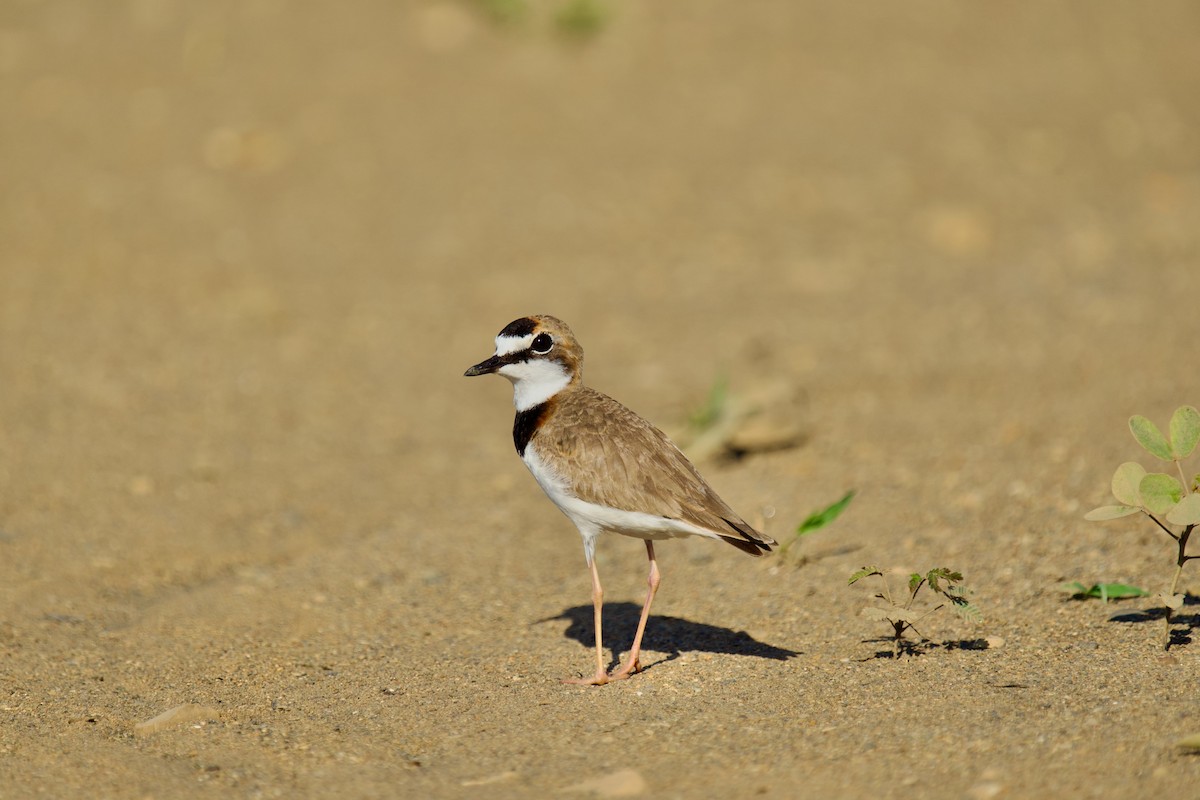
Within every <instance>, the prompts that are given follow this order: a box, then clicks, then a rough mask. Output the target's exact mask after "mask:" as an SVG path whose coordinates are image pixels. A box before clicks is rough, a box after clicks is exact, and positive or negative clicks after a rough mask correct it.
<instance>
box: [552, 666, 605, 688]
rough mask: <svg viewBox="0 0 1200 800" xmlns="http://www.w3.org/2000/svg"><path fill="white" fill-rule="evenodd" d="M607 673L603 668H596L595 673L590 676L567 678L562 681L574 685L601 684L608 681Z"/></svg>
mask: <svg viewBox="0 0 1200 800" xmlns="http://www.w3.org/2000/svg"><path fill="white" fill-rule="evenodd" d="M608 681H609V677H608V673H607V672H605V671H604V670H596V674H595V675H593V676H592V677H590V678H567V679H566V680H564V681H563V683H570V684H573V685H575V686H603V685H604V684H606V683H608Z"/></svg>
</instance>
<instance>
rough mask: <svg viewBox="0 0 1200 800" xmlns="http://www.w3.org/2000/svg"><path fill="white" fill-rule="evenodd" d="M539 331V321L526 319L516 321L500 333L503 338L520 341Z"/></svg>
mask: <svg viewBox="0 0 1200 800" xmlns="http://www.w3.org/2000/svg"><path fill="white" fill-rule="evenodd" d="M536 329H537V320H535V319H531V318H530V317H525V318H523V319H516V320H513V321H512V322H510V323H508V324H507V325H505V326H504V330H502V331H500V335H501V336H512V337H514V338H517V339H520V338H522V337H524V336H528V335H529V334H531V333H533V332H534V331H535V330H536Z"/></svg>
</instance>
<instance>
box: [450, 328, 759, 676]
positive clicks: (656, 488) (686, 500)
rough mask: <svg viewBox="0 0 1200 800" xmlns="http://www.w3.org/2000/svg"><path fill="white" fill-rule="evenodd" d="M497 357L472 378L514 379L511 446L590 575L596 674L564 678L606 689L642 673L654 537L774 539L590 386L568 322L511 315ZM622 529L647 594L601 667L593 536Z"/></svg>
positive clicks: (746, 542) (750, 549) (741, 542)
mask: <svg viewBox="0 0 1200 800" xmlns="http://www.w3.org/2000/svg"><path fill="white" fill-rule="evenodd" d="M495 344H496V350H495V352H494V353H493V354H492V356H491V357H489V358H487V359H485V360H484V361H481V362H479V363H478V364H476V365H474V366H473V367H471V368H469V369H468V370H467V371H466V373H464V376H465V377H474V376H477V375H490V374H497V375H500V376H502V377H504V378H507V379H508V380H509V381H510V382H511V383H512V385H513V405H514V406H515V407H516V417H515V419H514V421H513V431H512V433H513V444H514V445H515V446H516V449H517V454H518V455H519V456H520V457H521V460H522V461H523V462H524V463H525V466H526V467H528V468H529V471H530V472H531V473H532V474H533V477H534V479H535V480H536V481H537V483H538V485H539V486H541V488H542V490H543V491H544V492H545V493H546V495H547V496H548V497H549V498H550V500H552V501H553V502H554V504H555V505H556V506H558V508H559V509H560V510H561V511H562V512H563V513H564V514H565V515H566V516H567V517H568V518H569V519H570V520H571V522H573V523H575V527H576V528H578V529H579V534H580V536H582V537H583V551H584V557H585V559H586V560H587V566H588V570H589V571H590V573H591V578H592V606H593V619H594V624H595V643H596V672H595V674H594V675H593V676H592V677H579V678H574V679H568V680H567V681H566V683H574V684H581V685H593V686H601V685H604V684H606V683H608V682H610V681H616V680H623V679H626V678H629V677H630V676H632V675H634V674H635V673H638V672H640V671H641V670H642V666H641V663H640V660H639V659H640V655H641V644H642V636H643V634H644V633H645V631H646V621H647V619H648V618H649V616H650V606H651V604H652V603H653V602H654V596H655V594H656V593H657V592H658V587H659V584H660V582H661V575H660V573H659V569H658V562H657V561H656V560H655V556H654V543H655V542H656V541H661V540H665V539H675V538H680V537H685V536H701V537H705V538H709V539H717V540H721V541H724V542H728V543H729V544H731V545H733V546H734V547H736V548H738V549H739V550H741V551H742V552H745V553H748V554H750V555H752V556H761V555H762V554H764V553H767V552H770V550H771V546H772V545H775V544H777V542H776V541H775V540H774V539H772V538H771V537H769V536H766V535H765V534H763V533H760V532H759V531H757V530H755V529H754V528H753V527H751V526H750V524H749V523H747V522H746V521H745V520H744V519H742V517H740V516H738V514H737V513H736V512H735V511H734V510H733V509H732V508H730V507H729V505H728V504H726V503H725V501H724V500H722V499H721V498H720V497H719V496H718V495H717V493H716V492H715V491H713V488H712V487H711V486H709V485H708V483H707V482H706V481H705V480H704V478H702V477H701V476H700V473H699V472H698V471H697V470H696V467H695V466H694V465H693V464H692V462H691V461H689V460H688V458H687V456H685V455H684V454H683V453H682V452H681V451H680V450H679V448H678V447H676V446H675V444H674V443H673V442H672V441H671V440H670V439H669V438H668V437H667V436H666V434H664V433H663V432H662V431H660V430H659V429H658V428H656V427H654V425H652V424H651V423H650V422H648V421H646V420H645V419H643V418H642V417H640V416H638V415H637V414H636V413H634V412H633V411H631V410H629V409H628V408H626V407H625V406H623V405H622V404H621V403H619V402H617V401H616V400H614V399H612V398H611V397H609V396H608V395H606V394H603V393H601V392H598V391H596V390H595V389H592V388H591V387H589V386H585V385H584V383H583V347H582V346H580V344H579V341H578V340H577V339H576V338H575V334H574V333H572V332H571V329H570V328H569V327H567V324H566V323H565V322H563V321H562V320H560V319H558V318H556V317H552V316H549V315H547V314H537V315H532V316H528V317H521V318H520V319H517V320H513V321H512V322H510V323H509V324H508V325H506V326H504V328H503V329H502V330H501V331H500V333H499V334H498V335H497V336H496V339H495ZM601 533H617V534H623V535H625V536H630V537H633V538H636V539H642V540H644V542H645V545H646V555H647V557H648V558H649V560H650V574H649V577H648V578H647V584H648V590H647V592H646V601H645V603H644V604H643V605H642V613H641V618H640V619H639V620H638V626H637V632H636V633H635V634H634V639H633V646H632V649H631V650H630V652H629V656H628V657H627V659H626V660H625V662H624V664H622V665H621V666H620V667H619V668H618V669H616V670H615V671H614V672H613V673H612V674H609V673H608V672H607V670H606V669H605V666H604V651H603V644H602V641H603V634H602V623H601V616H602V614H601V610H602V605H603V599H604V589H603V587H602V586H601V584H600V574H599V571H598V570H597V568H596V539H597V537H598V536H599V535H600V534H601Z"/></svg>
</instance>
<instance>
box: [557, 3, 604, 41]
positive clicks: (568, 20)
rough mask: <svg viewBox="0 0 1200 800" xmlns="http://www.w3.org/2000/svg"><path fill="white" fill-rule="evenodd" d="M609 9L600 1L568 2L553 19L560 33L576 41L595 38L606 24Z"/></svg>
mask: <svg viewBox="0 0 1200 800" xmlns="http://www.w3.org/2000/svg"><path fill="white" fill-rule="evenodd" d="M609 16H610V14H609V9H608V7H607V6H605V5H604V4H603V3H601V2H600V0H568V1H567V3H566V5H564V6H563V7H562V8H561V9H560V10H559V12H558V14H557V15H555V17H554V22H555V24H557V25H558V29H559V31H560V32H562V33H564V34H566V35H569V36H573V37H575V38H577V39H586V38H590V37H592V36H595V35H596V34H597V33H599V32H600V31H601V30H603V29H604V26H605V25H607V24H608V20H609Z"/></svg>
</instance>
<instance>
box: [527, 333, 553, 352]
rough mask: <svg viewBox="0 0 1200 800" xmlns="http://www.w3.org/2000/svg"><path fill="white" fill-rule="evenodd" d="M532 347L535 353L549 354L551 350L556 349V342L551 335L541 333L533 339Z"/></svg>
mask: <svg viewBox="0 0 1200 800" xmlns="http://www.w3.org/2000/svg"><path fill="white" fill-rule="evenodd" d="M531 347H532V348H533V352H535V353H549V352H550V348H551V347H554V340H553V339H551V338H550V334H548V333H539V334H538V335H537V336H535V337H533V344H532V345H531Z"/></svg>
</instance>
